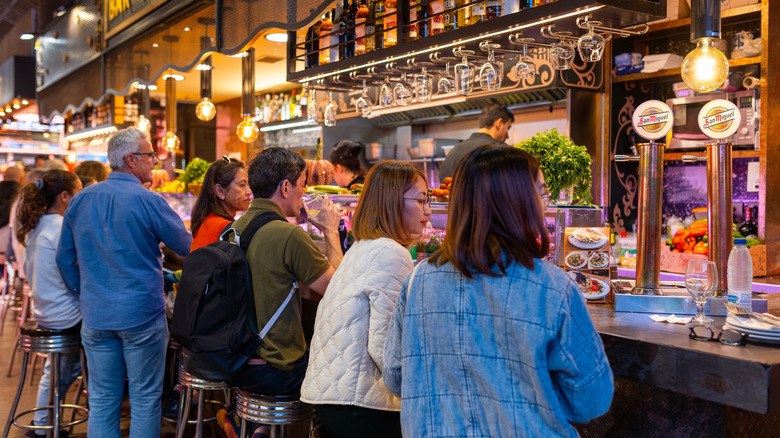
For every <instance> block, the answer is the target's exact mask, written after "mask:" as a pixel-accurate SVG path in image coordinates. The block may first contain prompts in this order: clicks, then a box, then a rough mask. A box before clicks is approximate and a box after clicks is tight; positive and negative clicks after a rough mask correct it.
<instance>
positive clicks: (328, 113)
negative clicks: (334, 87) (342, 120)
mask: <svg viewBox="0 0 780 438" xmlns="http://www.w3.org/2000/svg"><path fill="white" fill-rule="evenodd" d="M325 126H336V104H335V103H334V102H333V92H332V91H328V106H326V107H325Z"/></svg>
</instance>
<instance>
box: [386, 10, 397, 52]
mask: <svg viewBox="0 0 780 438" xmlns="http://www.w3.org/2000/svg"><path fill="white" fill-rule="evenodd" d="M384 13H385V14H386V15H385V19H384V25H385V29H384V31H385V33H384V36H385V39H384V47H393V46H395V45H396V44H398V29H397V28H396V27H397V25H398V9H397V8H396V0H385V11H384Z"/></svg>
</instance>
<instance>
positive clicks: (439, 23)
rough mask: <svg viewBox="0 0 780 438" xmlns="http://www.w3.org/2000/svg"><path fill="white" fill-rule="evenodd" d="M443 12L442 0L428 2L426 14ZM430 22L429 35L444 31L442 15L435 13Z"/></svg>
mask: <svg viewBox="0 0 780 438" xmlns="http://www.w3.org/2000/svg"><path fill="white" fill-rule="evenodd" d="M441 12H444V2H443V1H442V0H433V1H432V2H430V3H428V14H429V15H435V14H439V13H441ZM430 23H431V25H430V26H431V29H430V32H431V35H436V34H439V33H442V32H444V16H443V15H437V16H435V17H433V18H431V20H430Z"/></svg>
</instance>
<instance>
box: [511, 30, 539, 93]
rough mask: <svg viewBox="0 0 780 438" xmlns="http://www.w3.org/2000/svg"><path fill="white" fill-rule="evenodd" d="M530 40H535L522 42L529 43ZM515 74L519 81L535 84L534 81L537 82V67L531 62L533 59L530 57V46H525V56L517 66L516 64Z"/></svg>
mask: <svg viewBox="0 0 780 438" xmlns="http://www.w3.org/2000/svg"><path fill="white" fill-rule="evenodd" d="M529 40H530V41H533V38H524V39H522V40H520V41H526V42H528V41H529ZM514 73H515V76H517V78H518V79H522V80H524V81H527V82H529V83H533V82H534V80H536V65H535V64H534V62H533V61H532V60H531V57H530V56H528V44H523V55H522V56H521V57H520V60H519V61H517V64H515V66H514Z"/></svg>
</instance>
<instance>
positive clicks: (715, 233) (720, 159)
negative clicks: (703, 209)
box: [640, 143, 734, 296]
mask: <svg viewBox="0 0 780 438" xmlns="http://www.w3.org/2000/svg"><path fill="white" fill-rule="evenodd" d="M731 147H732V144H731V143H712V144H708V145H707V219H708V228H709V230H708V231H709V233H708V234H709V240H708V243H707V254H708V258H709V260H711V261H713V262H715V266H717V268H718V279H719V281H718V286H717V287H716V288H715V296H725V295H727V290H728V270H727V267H728V260H729V253H731V247H732V246H733V244H734V234H733V225H732V221H733V213H732V211H731V201H732V197H731V196H732V190H731V179H732V176H731V175H732V173H731ZM640 202H641V201H640Z"/></svg>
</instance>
